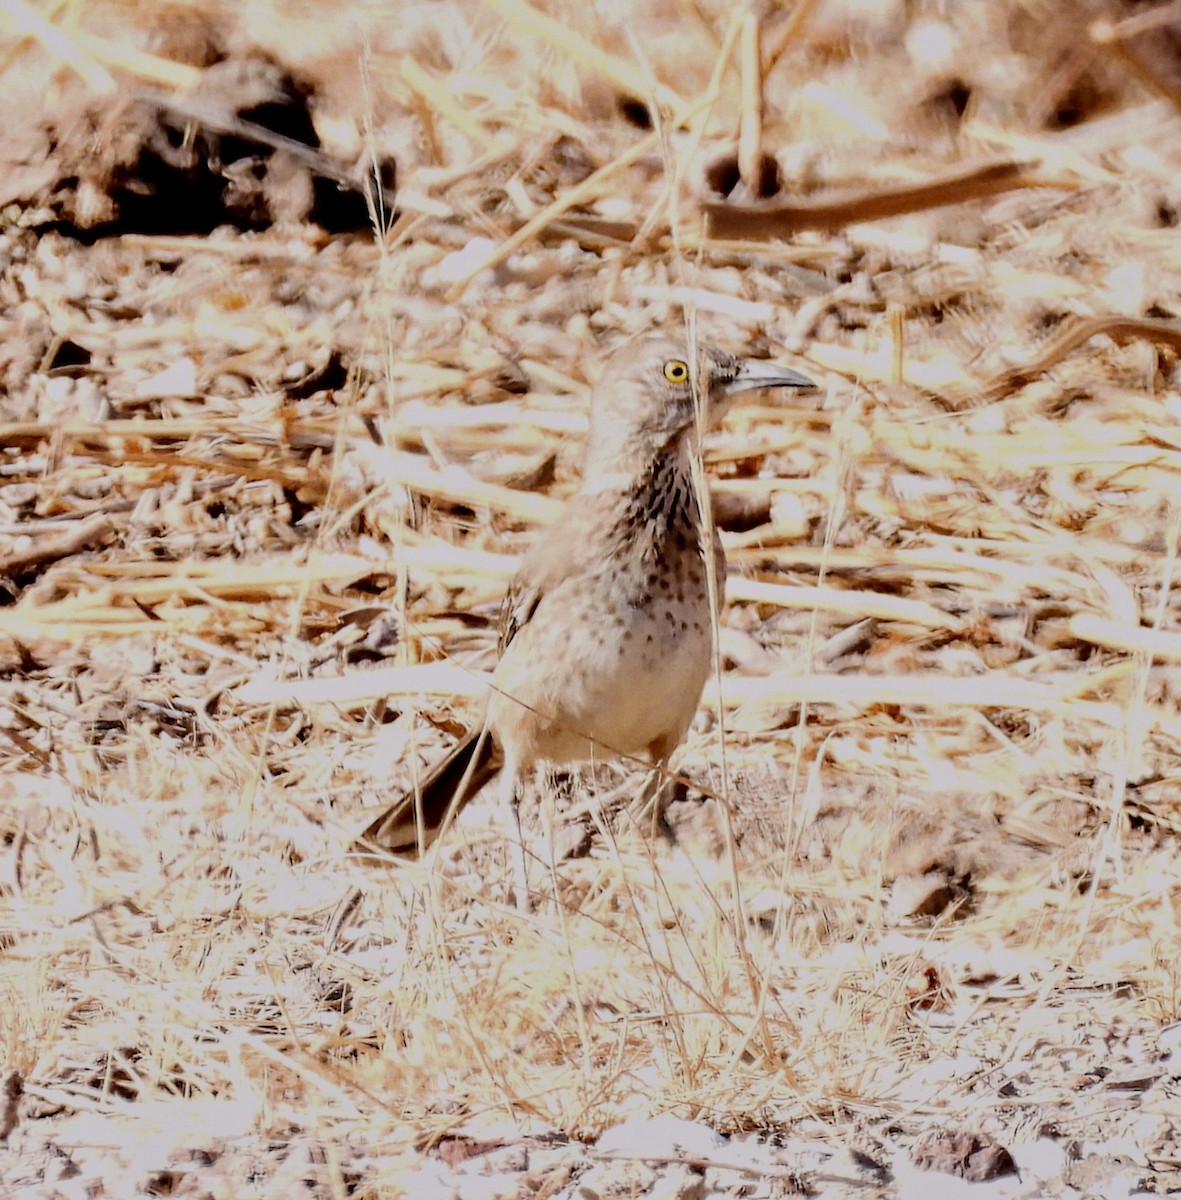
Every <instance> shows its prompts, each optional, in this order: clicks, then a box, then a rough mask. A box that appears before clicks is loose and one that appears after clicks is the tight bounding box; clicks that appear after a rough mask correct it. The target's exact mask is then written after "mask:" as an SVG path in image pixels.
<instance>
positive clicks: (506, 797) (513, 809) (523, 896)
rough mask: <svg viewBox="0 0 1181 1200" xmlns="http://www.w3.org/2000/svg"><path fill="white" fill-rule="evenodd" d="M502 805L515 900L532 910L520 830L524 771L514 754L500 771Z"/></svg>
mask: <svg viewBox="0 0 1181 1200" xmlns="http://www.w3.org/2000/svg"><path fill="white" fill-rule="evenodd" d="M500 806H501V808H502V809H503V810H504V814H505V817H506V818H507V820H506V822H505V824H506V825H507V827H508V830H509V835H510V839H509V840H510V842H511V843H512V844H511V845H510V846H509V854H510V855H511V856H512V868H513V903H515V904H516V906H517V911H518V912H523V913H531V912H532V911H533V902H532V901H531V899H530V898H529V867H528V864H527V863H526V861H525V836H524V834H523V833H522V831H521V773H520V770H519V768H518V765H517V761H516V759H515V757H507V758H506V759H505V764H504V768H503V769H502V770H501V772H500Z"/></svg>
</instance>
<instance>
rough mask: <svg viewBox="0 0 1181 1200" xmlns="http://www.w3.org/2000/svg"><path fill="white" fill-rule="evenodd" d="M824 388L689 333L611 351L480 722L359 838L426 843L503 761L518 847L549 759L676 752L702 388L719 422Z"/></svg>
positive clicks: (698, 527) (692, 662)
mask: <svg viewBox="0 0 1181 1200" xmlns="http://www.w3.org/2000/svg"><path fill="white" fill-rule="evenodd" d="M694 380H696V387H695V386H694ZM813 386H814V385H813V384H812V382H811V381H810V380H808V379H806V378H805V377H804V376H802V375H799V374H797V373H796V372H794V371H790V370H788V369H787V368H785V367H779V366H776V365H775V364H773V363H766V362H759V361H754V360H748V359H741V358H735V357H734V356H733V355H730V354H726V353H725V352H723V351H721V350H715V349H713V348H711V347H706V346H699V347H698V354H697V361H696V363H694V360H693V359H692V358H691V356H690V353H689V349H688V347H687V345H686V343H685V341H684V340H683V339H671V338H667V337H645V338H640V339H637V340H635V341H632V342H629V343H628V344H627V345H625V346H624V347H622V348H621V349H620V350H618V351H616V352H615V353H614V354H613V355H612V356H611V357H610V358H609V359H608V360H607V362H606V363H605V364H604V366H603V370H602V373H601V375H600V377H599V381H598V384H597V385H596V387H595V390H594V394H593V397H592V401H591V423H590V432H589V434H588V437H587V443H586V450H585V453H584V458H583V470H582V483H581V485H580V486H579V488H578V491H577V492H576V493H575V494H574V496H573V497H572V498H571V499H570V501H569V503H568V504H567V505H566V508H565V509H564V510H563V512H562V513H561V515H560V516H559V518H558V520H557V521H556V522H555V523H554V524H553V525H552V526H550V528H549V529H547V530H546V531H545V533H543V534H542V535H541V536H540V537H539V538H538V540H537V541H536V542H535V543H534V545H533V546H532V548H531V549H530V550H529V552H528V553H527V554H526V555H525V558H524V561H523V562H522V563H521V567H520V570H519V571H518V572H517V574H516V577H515V578H514V579H513V581H512V583H511V584H510V586H509V589H508V593H507V595H506V596H505V599H504V604H503V607H502V609H501V616H500V659H499V662H498V663H497V666H496V669H495V672H494V673H493V678H492V686H493V691H492V694H491V696H490V698H489V701H488V708H487V713H486V717H485V722H484V725H483V726H482V727H480V728H477V729H476V730H475V731H473V732H472V733H470V734H469V735H468V736H467V737H466V738H464V739H463V740H462V741H461V742H460V743H459V745H458V746H456V747H455V749H454V750H453V751H452V752H451V754H450V755H449V756H448V757H447V758H445V759H444V760H443V762H442V763H441V764H440V765H439V766H437V767H436V768H435V769H434V770H433V771H432V772H431V773H430V774H429V775H428V776H427V777H426V778H425V779H424V780H422V781H421V782H420V787H419V792H418V796H417V797H416V795H415V794H414V793H413V792H411V793H408V794H407V795H405V796H403V797H402V798H401V799H400V800H399V801H398V802H397V803H396V804H394V805H393V806H392V807H391V808H389V809H387V810H386V811H385V812H383V813H382V814H381V816H379V817H378V818H377V819H376V820H375V821H373V822H372V824H370V825H369V827H368V828H367V829H366V830H365V832H364V834H363V835H362V838H361V842H362V845H365V846H368V847H371V848H372V847H376V848H379V849H382V850H385V851H389V852H392V853H396V854H406V853H411V854H413V853H416V852H418V851H419V850H420V849H424V848H425V847H426V846H428V845H430V843H431V842H432V841H434V839H435V838H436V837H437V836H438V834H439V833H440V832H442V830H443V829H444V828H445V827H446V824H447V822H448V821H449V820H450V819H451V816H452V815H453V814H454V812H456V811H458V810H459V809H460V808H461V807H462V806H463V805H464V804H465V803H466V802H467V801H468V800H469V799H470V798H471V797H472V796H473V795H474V794H475V793H476V792H477V791H478V790H479V789H480V788H481V787H482V786H483V785H484V784H485V783H486V782H488V780H489V779H490V778H491V776H492V775H494V774H495V773H496V771H497V770H501V771H502V772H503V779H504V785H503V794H504V797H505V801H506V804H507V806H508V808H509V809H510V812H511V814H512V821H513V824H514V827H515V832H516V834H517V838H518V845H519V838H520V830H519V825H517V813H516V787H517V783H518V781H519V780H520V779H521V778H522V776H523V775H524V774H525V773H526V772H528V771H529V770H531V769H532V767H533V765H534V764H535V763H537V762H538V761H540V760H544V761H547V762H550V763H566V762H575V761H581V760H586V759H592V758H598V757H611V756H617V755H629V756H630V755H641V754H642V755H646V756H647V757H648V758H649V759H650V760H651V761H652V762H653V763H656V764H659V765H663V764H665V763H666V762H667V761H668V759H669V757H670V756H671V754H672V752H673V750H674V749H675V748H676V747H677V745H678V744H679V743H680V741H681V739H682V738H683V737H684V736H685V733H686V731H687V730H688V728H689V725H690V722H691V721H692V720H693V716H694V713H695V712H696V710H697V704H698V701H699V700H700V698H701V692H702V689H703V688H704V686H705V681H706V679H707V678H708V675H709V670H710V661H711V645H712V637H711V631H710V623H711V617H712V613H711V608H710V597H709V584H708V578H707V568H706V548H705V544H704V537H705V535H704V533H703V527H702V521H701V512H700V509H699V507H698V503H697V497H696V492H695V489H694V484H693V477H692V466H691V463H692V459H691V447H692V444H693V435H694V433H695V430H696V429H697V400H696V398H695V397H697V396H700V397H701V399H702V401H703V403H704V406H705V412H704V414H703V416H704V418H705V421H706V423H709V422H712V421H714V420H716V419H717V418H718V417H719V416H720V415H721V413H722V412H723V411H724V410H725V408H726V406H727V405H728V403H729V401H730V400H732V399H733V397H734V396H736V395H738V394H740V393H742V392H747V391H754V390H756V389H759V388H811V387H813ZM710 552H711V553H712V554H713V555H714V557H715V562H716V564H717V593H718V594H717V599H718V602H719V604H720V602H721V590H722V586H723V582H724V566H725V560H724V559H723V557H722V550H721V545H720V543H719V542H718V540H717V537H716V535H715V536H714V538H713V545H712V547H710ZM522 863H523V859H522ZM520 886H522V881H521V880H520V879H518V887H520ZM522 900H523V898H522V896H521V894H520V891H519V890H518V902H522Z"/></svg>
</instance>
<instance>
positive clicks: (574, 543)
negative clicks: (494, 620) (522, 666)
mask: <svg viewBox="0 0 1181 1200" xmlns="http://www.w3.org/2000/svg"><path fill="white" fill-rule="evenodd" d="M579 515H580V514H578V512H577V511H571V510H570V509H567V510H566V512H565V513H563V514H562V516H561V517H559V519H558V521H557V523H556V524H554V525H551V526H550V527H549V528H548V529H547V530H546V531H545V532H544V533H543V534H542V535H541V537H539V538H538V539H537V541H536V542H534V543H533V545H532V546H531V547H530V548H529V551H528V553H526V555H525V557H524V559H523V560H522V562H521V566H520V568H519V569H518V570H517V573H516V575H514V576H513V581H512V583H510V584H509V586H508V591H507V592H505V594H504V602H503V603H502V604H501V606H500V653H501V654H503V653H504V652H505V650H507V649H508V647H509V644H510V643H511V642H512V640H513V638H515V637H516V636H517V634H518V633H520V632H521V630H522V629H524V627H525V626H526V625H527V624H528V623H529V621H530V619H531V618H532V616H533V614H534V613H535V612H536V611H537V606H538V605H539V604H540V603H541V601H542V599H543V598H544V597H545V595H546V593H548V592H549V591H550V590H551V589H552V588H554V587H555V586H556V585H557V584H559V583H561V582H562V581H563V580H564V579H567V578H569V576H570V574H571V572H572V571H573V570H574V568H575V567H576V565H577V560H578V559H579V558H580V557H581V556H582V555H584V554H585V545H584V542H583V536H582V532H581V530H580V529H579V528H578V527H579V526H580V525H581V523H582V522H581V521H580V520H579V519H578V518H579Z"/></svg>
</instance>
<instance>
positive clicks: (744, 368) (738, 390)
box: [724, 358, 816, 396]
mask: <svg viewBox="0 0 1181 1200" xmlns="http://www.w3.org/2000/svg"><path fill="white" fill-rule="evenodd" d="M760 388H806V389H807V390H808V391H815V390H816V384H815V383H813V382H812V380H811V379H809V378H808V377H807V375H801V374H800V373H799V372H798V371H793V370H792V369H791V368H790V367H781V366H780V365H779V364H778V363H773V362H768V361H767V360H766V359H761V358H743V359H739V361H738V373H737V374H736V375H735V376H734V378H733V379H731V380H730V382H729V383H727V384H726V385H725V389H724V390H725V393H726V395H727V396H738V395H741V394H742V393H743V392H756V391H758V390H759V389H760Z"/></svg>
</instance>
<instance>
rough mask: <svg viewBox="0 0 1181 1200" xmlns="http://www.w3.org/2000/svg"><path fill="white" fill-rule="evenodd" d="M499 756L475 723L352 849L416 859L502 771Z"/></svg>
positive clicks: (488, 737)
mask: <svg viewBox="0 0 1181 1200" xmlns="http://www.w3.org/2000/svg"><path fill="white" fill-rule="evenodd" d="M502 761H503V759H502V756H501V753H500V748H499V746H497V745H496V743H495V742H494V741H493V739H492V737H491V736H490V735H489V734H488V732H487V731H486V730H485V729H483V728H482V727H481V726H476V728H475V729H473V730H472V732H471V733H469V734H468V735H467V737H465V738H464V739H463V741H461V742H460V743H459V744H458V745H457V746H456V747H455V749H453V750H452V751H451V753H450V754H448V755H447V757H446V758H445V759H443V761H442V762H440V763H438V764H437V765H436V766H435V767H434V768H433V769H432V770H431V772H430V774H428V775H427V776H426V778H425V779H423V780H421V781H420V783H419V787H418V790H417V793H416V792H415V791H414V789H411V790H410V791H408V792H406V794H405V795H403V796H402V797H401V799H399V800H398V801H397V802H395V803H394V804H392V805H391V806H390V807H389V808H387V809H386V810H385V811H384V812H383V813H382V814H381V815H380V816H379V817H378V818H377V819H376V820H375V821H373V822H372V823H371V824H370V825H369V826H368V827H367V828H366V829H365V832H364V833H362V834H361V836H360V837H359V838H358V839H357V842H356V849H357V850H359V851H362V852H364V851H369V852H370V853H372V852H373V851H374V850H382V851H385V853H387V854H397V855H403V856H405V857H409V858H417V857H418V855H419V854H420V853H421V852H422V851H424V850H426V848H427V847H428V846H429V845H430V844H431V843H432V842H433V841H434V840H435V839H436V838H437V837H438V836H439V834H441V833H442V832H443V830H444V829H446V828H447V826H448V825H449V824H450V822H451V820H452V818H453V817H454V816H455V814H456V813H457V812H459V810H460V809H461V808H463V806H464V805H465V804H466V803H467V802H468V801H469V800H470V799H471V798H472V797H473V796H474V795H475V794H476V793H477V792H478V791H479V790H480V789H481V788H482V787H483V786H484V784H486V783H487V782H488V781H489V780H490V779H491V778H492V776H493V775H495V774H496V772H497V771H499V770H500V766H501V762H502ZM419 798H421V803H419ZM420 818H421V825H420V823H419V822H420Z"/></svg>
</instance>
